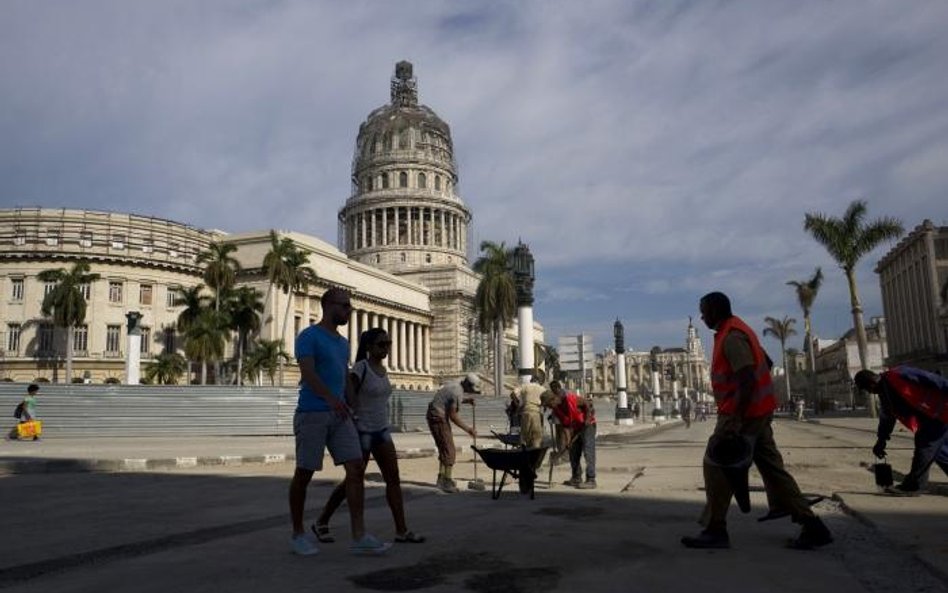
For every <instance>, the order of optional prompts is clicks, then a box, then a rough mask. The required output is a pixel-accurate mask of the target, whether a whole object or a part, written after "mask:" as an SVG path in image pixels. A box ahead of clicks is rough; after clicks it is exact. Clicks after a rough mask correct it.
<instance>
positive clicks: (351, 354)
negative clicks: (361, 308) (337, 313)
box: [346, 309, 357, 364]
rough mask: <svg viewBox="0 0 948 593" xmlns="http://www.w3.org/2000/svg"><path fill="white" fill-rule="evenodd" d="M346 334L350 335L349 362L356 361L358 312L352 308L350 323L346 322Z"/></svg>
mask: <svg viewBox="0 0 948 593" xmlns="http://www.w3.org/2000/svg"><path fill="white" fill-rule="evenodd" d="M346 326H347V327H346V335H347V336H348V337H349V364H352V363H354V362H355V358H356V337H357V336H356V333H355V332H356V328H355V326H356V312H355V309H352V310H351V311H350V312H349V323H348V324H346Z"/></svg>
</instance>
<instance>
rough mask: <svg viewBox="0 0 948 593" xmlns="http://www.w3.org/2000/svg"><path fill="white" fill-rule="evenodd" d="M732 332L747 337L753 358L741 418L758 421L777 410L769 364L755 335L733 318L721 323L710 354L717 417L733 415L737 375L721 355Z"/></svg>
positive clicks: (716, 331) (738, 319)
mask: <svg viewBox="0 0 948 593" xmlns="http://www.w3.org/2000/svg"><path fill="white" fill-rule="evenodd" d="M732 331H739V332H741V333H743V334H744V335H746V336H747V340H748V342H749V343H750V346H751V351H752V352H753V355H754V365H755V368H754V376H755V377H754V378H755V384H754V393H753V394H751V399H750V402H748V404H747V408H746V410H745V412H744V417H745V418H759V417H761V416H766V415H767V414H770V413H771V412H773V411H774V410H775V409H776V408H777V397H776V396H775V395H774V384H773V379H772V378H771V376H770V365H768V364H767V355H766V354H765V353H764V349H763V348H761V347H760V342H759V341H758V340H757V336H756V335H755V334H754V330H752V329H751V328H750V327H749V326H748V325H747V324H746V323H744V321H743V320H741V318H740V317H737V316H736V315H733V316H731V317H730V318H729V319H726V320H725V321H722V322H721V324H720V325H718V327H717V329H716V330H715V334H714V355H713V358H712V360H711V389H712V391H714V400H715V402H717V404H718V413H719V414H734V413H735V412H736V411H737V387H738V386H737V374H736V373H735V372H734V369H732V368H731V363H729V362H728V360H727V357H726V356H724V338H725V337H727V335H728V334H729V333H731V332H732Z"/></svg>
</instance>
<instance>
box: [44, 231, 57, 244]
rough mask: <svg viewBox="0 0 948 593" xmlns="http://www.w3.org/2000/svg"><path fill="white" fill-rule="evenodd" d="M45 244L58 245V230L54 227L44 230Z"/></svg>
mask: <svg viewBox="0 0 948 593" xmlns="http://www.w3.org/2000/svg"><path fill="white" fill-rule="evenodd" d="M46 244H47V245H50V246H52V245H59V231H57V230H54V229H49V230H48V231H46Z"/></svg>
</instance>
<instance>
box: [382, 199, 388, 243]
mask: <svg viewBox="0 0 948 593" xmlns="http://www.w3.org/2000/svg"><path fill="white" fill-rule="evenodd" d="M382 245H388V208H382Z"/></svg>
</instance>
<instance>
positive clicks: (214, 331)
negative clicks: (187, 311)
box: [184, 309, 230, 385]
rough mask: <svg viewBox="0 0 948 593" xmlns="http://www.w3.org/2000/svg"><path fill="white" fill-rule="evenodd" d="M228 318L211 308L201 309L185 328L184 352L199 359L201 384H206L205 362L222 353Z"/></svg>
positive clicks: (217, 357)
mask: <svg viewBox="0 0 948 593" xmlns="http://www.w3.org/2000/svg"><path fill="white" fill-rule="evenodd" d="M229 324H230V320H229V319H228V317H227V315H226V314H224V313H221V312H219V311H215V310H213V309H205V310H203V311H201V313H200V315H198V317H197V319H195V320H194V321H193V322H192V323H191V325H190V326H189V327H188V329H187V333H186V334H185V342H184V352H185V354H187V355H188V358H189V359H191V360H199V361H201V385H207V363H208V361H212V362H213V361H215V360H219V359H220V358H221V357H222V356H223V355H224V345H225V344H226V342H227V333H228V326H229Z"/></svg>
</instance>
